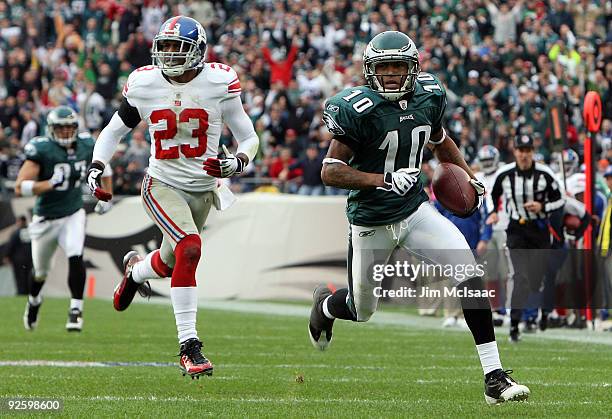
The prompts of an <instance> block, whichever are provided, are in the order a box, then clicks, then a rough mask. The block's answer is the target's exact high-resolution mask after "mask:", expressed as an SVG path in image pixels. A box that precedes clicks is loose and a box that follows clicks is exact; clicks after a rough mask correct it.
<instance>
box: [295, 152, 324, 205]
mask: <svg viewBox="0 0 612 419" xmlns="http://www.w3.org/2000/svg"><path fill="white" fill-rule="evenodd" d="M322 168H323V156H322V155H321V153H320V152H319V148H318V147H317V145H316V144H310V145H309V146H308V148H307V149H306V156H305V157H303V158H301V159H300V160H299V161H298V162H297V163H295V164H292V165H291V166H290V167H289V169H290V170H294V169H300V170H301V171H302V184H301V185H300V188H299V189H298V192H297V193H298V194H300V195H316V196H318V195H323V194H324V191H325V187H324V185H323V181H322V180H321V169H322Z"/></svg>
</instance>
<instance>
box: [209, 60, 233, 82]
mask: <svg viewBox="0 0 612 419" xmlns="http://www.w3.org/2000/svg"><path fill="white" fill-rule="evenodd" d="M204 66H205V67H204V71H206V79H207V80H208V81H209V82H211V83H215V84H217V83H219V84H227V85H229V84H231V83H233V82H235V81H236V80H237V79H238V75H237V74H236V71H235V70H234V69H233V68H232V67H230V66H229V65H227V64H221V63H206V64H205V65H204Z"/></svg>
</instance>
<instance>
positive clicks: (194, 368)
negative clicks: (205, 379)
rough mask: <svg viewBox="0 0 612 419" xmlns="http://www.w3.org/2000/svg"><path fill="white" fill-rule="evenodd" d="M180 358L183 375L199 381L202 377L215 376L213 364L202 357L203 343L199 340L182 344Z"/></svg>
mask: <svg viewBox="0 0 612 419" xmlns="http://www.w3.org/2000/svg"><path fill="white" fill-rule="evenodd" d="M179 356H180V357H181V359H180V361H179V365H180V368H181V371H183V375H189V376H190V377H191V378H192V379H194V378H198V379H199V378H200V375H212V374H213V364H212V363H211V362H210V361H209V360H208V359H206V357H205V356H204V355H202V342H200V341H199V340H198V339H196V338H191V339H187V340H186V341H185V342H183V343H181V347H180V353H179Z"/></svg>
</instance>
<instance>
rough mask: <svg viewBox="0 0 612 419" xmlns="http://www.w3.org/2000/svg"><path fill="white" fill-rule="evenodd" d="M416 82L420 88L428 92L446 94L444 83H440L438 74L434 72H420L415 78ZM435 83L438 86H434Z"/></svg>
mask: <svg viewBox="0 0 612 419" xmlns="http://www.w3.org/2000/svg"><path fill="white" fill-rule="evenodd" d="M416 83H417V85H418V86H420V87H421V89H423V90H424V91H426V92H428V93H433V94H435V95H438V96H439V95H446V89H444V84H442V82H441V81H440V79H439V78H438V76H436V75H434V74H431V73H426V72H421V73H420V74H419V75H418V76H417V78H416ZM436 85H437V86H439V87H436Z"/></svg>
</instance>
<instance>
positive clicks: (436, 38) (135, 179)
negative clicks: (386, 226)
mask: <svg viewBox="0 0 612 419" xmlns="http://www.w3.org/2000/svg"><path fill="white" fill-rule="evenodd" d="M606 8H607V9H606ZM611 13H612V11H611V10H610V2H606V1H603V0H602V1H597V0H580V1H577V0H570V1H559V0H550V1H541V0H509V1H491V0H484V1H481V0H463V1H457V0H454V1H440V0H412V1H407V0H393V1H377V0H370V1H367V2H350V1H347V0H334V1H325V0H323V1H321V0H313V1H310V0H287V1H272V0H256V1H247V2H242V1H237V0H226V1H214V2H212V1H200V0H182V1H180V2H179V1H174V0H168V1H165V0H121V1H118V0H55V1H39V0H0V128H1V129H0V177H1V178H5V179H7V180H8V181H11V180H14V179H15V176H16V174H17V171H18V168H19V165H20V164H21V162H22V160H23V155H22V148H23V145H24V144H25V143H27V142H28V141H29V140H30V139H31V138H32V137H34V136H36V135H40V134H44V132H45V117H46V114H47V112H48V111H49V110H50V109H51V108H53V107H55V106H58V105H65V104H67V105H69V106H71V107H73V108H75V109H76V110H77V111H78V112H79V114H80V117H81V128H82V129H83V130H85V129H87V130H89V131H91V132H92V133H93V135H94V136H96V135H97V133H99V131H100V130H101V129H102V128H103V127H104V125H105V124H106V123H107V122H108V120H109V119H110V117H111V116H112V114H113V112H114V111H115V110H116V108H117V106H118V104H119V101H120V99H121V90H122V87H123V85H124V83H125V81H126V79H127V76H128V75H129V74H130V72H131V71H132V70H134V69H135V68H138V67H140V66H144V65H148V64H151V57H150V46H151V41H152V39H153V37H154V36H155V34H156V32H157V31H158V29H159V27H160V25H161V23H162V22H163V21H164V20H165V19H167V18H168V17H170V16H172V15H178V14H183V15H187V16H191V17H194V18H195V19H197V20H198V21H199V22H201V23H202V24H203V25H204V27H205V28H206V30H207V35H208V52H207V61H218V62H223V63H226V64H229V65H231V66H232V67H233V68H234V69H235V70H236V71H237V72H238V74H239V76H240V79H241V84H242V91H243V101H244V103H245V107H246V110H247V112H248V114H249V115H250V116H251V118H252V120H253V122H254V125H255V127H256V131H257V133H258V134H259V136H260V139H261V147H260V151H259V154H258V158H257V159H256V161H255V164H252V165H250V166H249V167H250V169H249V171H248V172H247V173H246V174H244V176H243V177H242V178H240V179H237V180H236V181H235V184H234V185H233V187H234V189H237V190H243V191H249V190H254V189H257V188H258V187H262V186H263V185H273V186H275V187H276V188H278V189H279V190H280V191H282V192H290V193H302V194H308V195H310V194H325V193H328V194H329V193H337V192H338V191H335V190H332V189H330V188H325V187H323V185H322V183H321V179H320V176H319V173H320V168H321V162H322V158H323V156H324V154H325V152H326V149H327V147H328V144H329V141H330V139H331V135H330V133H329V132H328V131H327V129H326V127H325V124H323V123H322V121H321V109H322V104H323V101H324V100H325V99H326V98H327V97H329V96H331V95H333V94H335V93H336V92H338V91H339V90H341V89H343V88H345V87H350V86H355V85H360V84H363V83H364V80H363V77H362V60H361V59H362V53H363V50H364V48H365V46H366V44H367V42H368V41H369V40H370V39H371V38H372V37H373V36H374V35H376V34H377V33H379V32H381V31H384V30H388V29H393V30H399V31H402V32H404V33H406V34H408V35H409V36H410V37H411V38H412V39H413V40H414V41H415V43H416V44H417V46H418V47H419V51H420V60H421V69H422V71H426V72H431V73H434V74H436V75H437V76H438V77H440V79H441V80H442V81H443V82H444V84H445V85H446V88H447V97H448V106H447V109H446V113H447V114H446V126H447V128H448V130H449V134H450V135H451V136H452V137H453V138H454V139H455V140H456V141H457V143H458V145H459V147H460V149H461V150H462V151H463V153H464V155H465V157H466V159H467V160H468V162H470V163H472V162H474V159H475V156H476V152H477V150H478V148H479V147H481V146H482V145H484V144H492V145H494V146H496V147H497V148H498V149H499V150H500V152H501V155H502V160H511V159H512V153H511V150H512V139H513V138H514V136H515V135H517V134H518V133H519V132H521V133H526V134H529V135H533V136H534V138H535V142H536V152H537V153H538V158H540V159H541V160H543V161H548V159H549V158H550V154H551V150H550V147H549V145H548V144H549V137H550V130H549V128H548V122H547V119H548V112H547V109H548V106H549V104H550V103H552V102H553V101H561V102H562V103H564V104H565V106H566V123H567V133H568V140H569V145H570V147H571V148H573V149H574V150H575V151H576V152H578V153H579V155H581V156H582V152H583V150H582V146H583V143H584V139H585V135H586V133H585V129H584V126H583V121H582V103H583V99H584V96H585V92H586V91H589V90H595V91H597V92H598V93H599V94H600V95H601V98H602V102H603V104H604V109H603V111H604V118H605V120H604V123H603V126H602V129H601V132H600V133H599V134H598V135H597V137H596V138H597V153H598V154H597V155H598V159H600V161H599V166H600V169H601V170H602V171H603V170H605V168H606V167H607V165H609V164H610V163H612V122H611V120H612V100H611V99H610V95H611V89H610V87H611V86H610V83H611V81H612V23H611ZM221 138H222V142H223V143H224V144H227V145H228V146H230V145H231V143H232V136H231V133H230V132H229V131H228V130H227V129H226V130H225V131H224V132H223V134H222V137H221ZM149 141H150V139H149V133H148V132H147V131H146V129H145V127H144V123H141V125H140V126H138V127H137V128H136V129H135V130H134V131H133V132H132V133H131V134H130V135H129V136H128V137H127V138H126V139H125V140H124V142H123V144H122V145H121V146H120V149H119V151H118V152H117V154H116V155H115V157H114V159H113V162H112V165H113V168H114V173H115V180H114V181H115V193H117V194H137V193H138V192H139V189H140V180H141V179H142V176H143V171H144V169H145V168H146V166H147V160H148V155H149Z"/></svg>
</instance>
